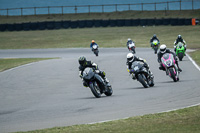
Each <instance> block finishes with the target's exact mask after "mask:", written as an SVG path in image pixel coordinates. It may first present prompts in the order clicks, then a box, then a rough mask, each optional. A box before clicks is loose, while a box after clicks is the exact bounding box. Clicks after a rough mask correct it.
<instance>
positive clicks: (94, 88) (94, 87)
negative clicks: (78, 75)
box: [89, 82, 101, 98]
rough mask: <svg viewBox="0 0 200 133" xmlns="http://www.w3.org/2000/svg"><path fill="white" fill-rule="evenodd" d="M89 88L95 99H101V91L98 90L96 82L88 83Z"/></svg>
mask: <svg viewBox="0 0 200 133" xmlns="http://www.w3.org/2000/svg"><path fill="white" fill-rule="evenodd" d="M89 87H90V89H91V91H92V93H93V95H94V96H95V97H96V98H100V97H101V91H100V88H99V86H98V84H97V82H93V83H90V85H89Z"/></svg>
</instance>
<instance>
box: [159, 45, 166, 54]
mask: <svg viewBox="0 0 200 133" xmlns="http://www.w3.org/2000/svg"><path fill="white" fill-rule="evenodd" d="M166 49H167V47H166V45H165V44H162V45H161V46H160V52H161V53H165V52H166Z"/></svg>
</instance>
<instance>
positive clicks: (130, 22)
mask: <svg viewBox="0 0 200 133" xmlns="http://www.w3.org/2000/svg"><path fill="white" fill-rule="evenodd" d="M152 25H156V26H157V25H172V26H178V25H192V19H185V18H166V19H165V18H162V19H156V18H155V19H116V20H77V21H50V22H34V23H31V22H29V23H21V24H0V31H22V30H24V31H29V30H46V29H47V30H53V29H62V28H64V29H68V28H85V27H88V28H91V27H108V26H110V27H115V26H118V27H122V26H152Z"/></svg>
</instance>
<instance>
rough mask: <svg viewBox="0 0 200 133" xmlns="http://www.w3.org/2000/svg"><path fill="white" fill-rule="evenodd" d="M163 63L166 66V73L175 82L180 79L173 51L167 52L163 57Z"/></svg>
mask: <svg viewBox="0 0 200 133" xmlns="http://www.w3.org/2000/svg"><path fill="white" fill-rule="evenodd" d="M161 63H162V65H163V67H164V68H165V71H166V74H167V75H169V77H170V78H172V79H173V81H174V82H177V81H179V72H178V67H177V64H176V62H175V60H174V56H173V54H171V53H165V54H164V55H163V56H162V58H161Z"/></svg>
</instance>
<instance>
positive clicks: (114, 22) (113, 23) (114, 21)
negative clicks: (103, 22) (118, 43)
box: [109, 20, 117, 27]
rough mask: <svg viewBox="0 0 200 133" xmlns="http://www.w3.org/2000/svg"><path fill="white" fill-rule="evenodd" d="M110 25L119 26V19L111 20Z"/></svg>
mask: <svg viewBox="0 0 200 133" xmlns="http://www.w3.org/2000/svg"><path fill="white" fill-rule="evenodd" d="M109 25H110V27H115V26H117V21H116V20H109Z"/></svg>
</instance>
